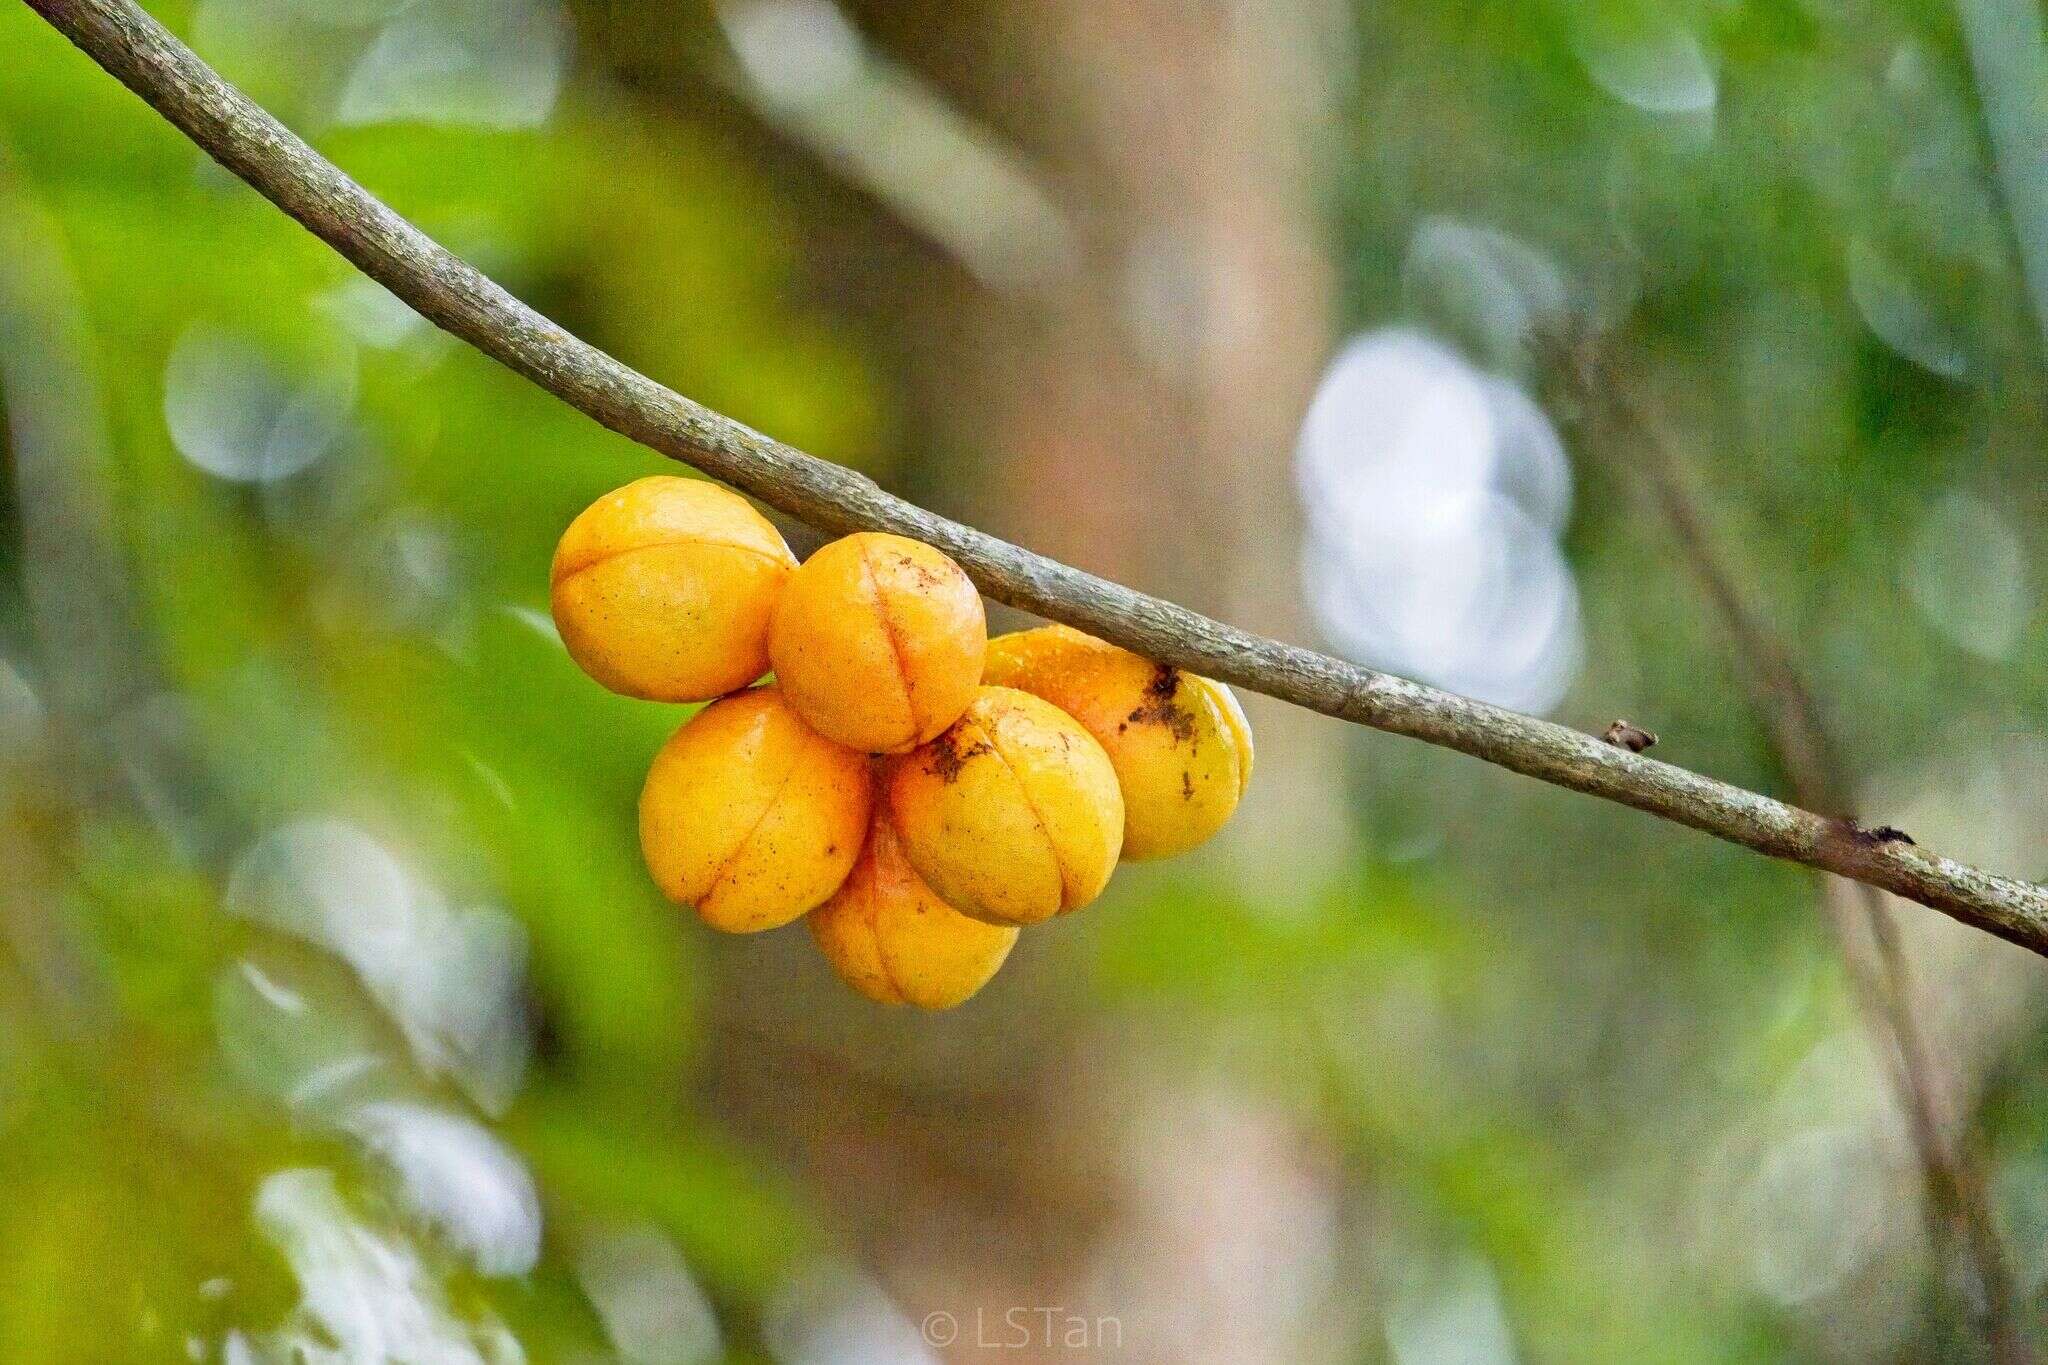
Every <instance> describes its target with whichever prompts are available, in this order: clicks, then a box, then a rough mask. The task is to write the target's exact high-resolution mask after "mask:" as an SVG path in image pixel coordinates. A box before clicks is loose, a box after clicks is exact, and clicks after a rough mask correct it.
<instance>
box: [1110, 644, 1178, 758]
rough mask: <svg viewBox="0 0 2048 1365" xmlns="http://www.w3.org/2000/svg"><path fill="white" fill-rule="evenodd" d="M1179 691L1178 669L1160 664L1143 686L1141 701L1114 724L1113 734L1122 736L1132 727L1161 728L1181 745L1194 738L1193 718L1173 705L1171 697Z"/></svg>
mask: <svg viewBox="0 0 2048 1365" xmlns="http://www.w3.org/2000/svg"><path fill="white" fill-rule="evenodd" d="M1179 690H1180V670H1179V669H1177V668H1172V667H1169V666H1168V665H1166V664H1160V665H1159V666H1158V668H1156V669H1155V670H1154V671H1153V674H1152V680H1151V681H1150V682H1148V683H1146V684H1145V700H1144V701H1143V702H1141V703H1140V704H1139V705H1137V706H1136V707H1134V708H1132V710H1131V714H1130V715H1128V716H1126V717H1124V719H1123V723H1122V724H1120V725H1118V726H1117V727H1116V728H1117V733H1118V734H1122V733H1123V732H1124V730H1125V728H1126V727H1128V726H1132V725H1164V726H1165V727H1166V728H1167V729H1168V730H1170V731H1172V732H1173V737H1174V739H1176V740H1178V741H1179V742H1181V743H1183V744H1185V743H1187V742H1188V741H1189V740H1192V739H1193V738H1194V737H1195V718H1194V717H1193V716H1191V715H1189V714H1188V713H1187V711H1186V710H1185V709H1184V708H1182V707H1178V706H1175V705H1174V704H1173V698H1174V694H1175V693H1176V692H1178V691H1179Z"/></svg>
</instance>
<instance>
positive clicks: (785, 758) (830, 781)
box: [640, 687, 874, 934]
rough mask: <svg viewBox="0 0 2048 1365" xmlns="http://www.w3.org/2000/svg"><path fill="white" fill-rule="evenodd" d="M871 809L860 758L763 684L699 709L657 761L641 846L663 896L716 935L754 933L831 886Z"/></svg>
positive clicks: (643, 797) (848, 861)
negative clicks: (815, 728) (694, 914)
mask: <svg viewBox="0 0 2048 1365" xmlns="http://www.w3.org/2000/svg"><path fill="white" fill-rule="evenodd" d="M873 808H874V788H873V782H872V779H871V778H870V776H869V773H868V760H867V758H866V757H865V756H863V755H861V754H857V753H854V752H853V751H852V750H850V749H847V748H845V747H843V746H842V745H838V744H834V743H832V742H831V741H830V740H828V739H825V738H824V737H823V736H821V735H819V734H818V733H816V732H815V731H813V730H812V729H811V728H810V727H809V726H808V725H805V724H804V723H803V721H802V720H801V719H799V718H798V716H797V714H796V712H795V711H793V710H791V709H790V707H789V705H788V704H787V703H786V702H785V701H784V700H783V698H782V695H781V694H780V693H779V692H778V691H777V690H776V689H774V688H772V687H760V688H755V689H753V690H751V691H747V692H737V693H734V694H733V695H732V696H729V697H726V698H724V699H723V700H721V701H715V702H713V703H712V704H711V705H709V706H707V707H705V708H704V709H703V710H702V711H700V712H698V713H697V714H696V715H695V716H694V717H692V718H691V719H690V721H689V722H688V723H687V724H685V725H684V726H683V727H682V728H681V729H680V730H677V731H676V733H675V734H674V735H673V736H672V737H671V738H670V739H669V741H668V743H667V744H665V745H663V746H662V749H661V751H660V752H659V753H657V754H656V755H655V756H654V763H653V765H652V766H651V767H650V768H649V769H648V772H647V783H646V785H645V786H644V787H643V788H642V789H641V792H640V849H641V853H642V854H643V856H644V857H645V858H646V860H647V870H648V872H649V873H651V874H652V875H653V877H654V881H655V884H656V885H657V886H659V887H660V888H661V890H662V893H663V894H664V895H666V896H667V897H668V898H669V899H670V900H672V901H675V902H676V903H677V904H679V905H689V906H694V907H695V908H696V911H697V914H698V915H699V916H700V917H701V918H702V919H703V920H704V922H705V923H706V924H708V925H710V926H711V927H712V928H714V929H722V930H724V931H725V932H727V933H734V934H747V933H756V932H758V931H760V930H763V929H773V928H776V927H778V926H780V925H784V924H787V923H789V922H790V921H791V920H794V919H796V918H797V917H798V916H800V915H802V914H804V913H805V912H806V911H808V910H810V909H811V908H812V907H813V906H816V905H818V904H820V903H822V902H823V901H824V900H825V899H826V898H827V897H828V896H830V895H831V894H832V893H833V892H834V891H836V890H838V889H839V885H840V883H841V882H843V881H845V880H846V874H847V873H848V872H849V871H851V870H852V868H853V864H854V860H855V859H856V858H857V857H858V856H859V854H860V849H861V842H862V840H864V839H865V838H866V837H867V831H868V821H869V818H870V816H871V814H872V812H873Z"/></svg>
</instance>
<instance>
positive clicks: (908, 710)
mask: <svg viewBox="0 0 2048 1365" xmlns="http://www.w3.org/2000/svg"><path fill="white" fill-rule="evenodd" d="M987 649H988V623H987V620H986V618H985V617H984V615H983V613H982V606H981V595H980V594H979V593H978V592H976V591H975V590H974V584H973V583H971V582H969V581H968V578H967V575H966V574H965V573H964V572H962V571H961V568H960V566H959V565H958V564H955V563H954V562H953V561H952V560H951V559H949V558H947V557H946V556H945V555H944V554H942V553H941V552H940V551H938V550H934V549H933V548H932V547H931V546H929V545H925V544H922V543H921V542H919V541H915V540H909V539H906V538H905V537H903V536H892V535H883V534H879V533H874V532H862V533H860V534H858V535H851V536H847V537H845V538H843V539H841V540H835V541H833V542H832V543H831V544H830V545H827V546H825V547H824V548H823V549H821V550H819V551H818V552H817V553H816V554H814V555H812V556H811V557H810V558H809V559H808V560H806V561H805V562H804V566H803V567H802V568H801V569H798V570H797V571H796V573H795V574H794V575H792V576H791V578H790V580H789V585H788V587H787V588H786V589H785V590H784V592H783V595H782V601H781V603H780V605H778V606H777V607H776V610H775V619H774V623H773V625H772V626H771V627H770V630H769V637H768V653H769V659H770V662H771V663H772V664H773V666H774V668H775V679H776V682H777V684H778V685H779V686H781V688H782V689H783V691H785V692H786V693H788V695H789V700H790V704H791V705H793V706H795V707H796V709H797V710H798V711H799V712H800V713H801V714H802V715H803V717H804V719H806V720H807V721H809V722H810V723H811V725H812V727H813V728H814V729H816V730H817V731H818V733H819V734H822V735H824V736H826V737H827V738H828V739H834V740H837V741H838V742H839V743H841V744H844V745H846V746H848V747H849V748H854V749H860V750H862V751H863V752H866V753H875V754H899V753H905V752H908V751H909V750H911V749H914V748H916V747H917V746H918V745H920V744H922V743H924V742H925V741H927V740H929V739H932V738H933V737H935V736H936V735H938V734H939V732H940V731H942V730H944V729H945V728H946V727H947V726H948V725H951V724H952V723H953V722H954V721H955V720H957V719H958V718H959V716H960V713H961V712H962V711H964V710H965V709H966V708H967V703H968V702H969V701H970V700H971V699H972V698H973V696H974V689H975V688H976V687H978V686H980V684H981V666H982V658H983V655H984V654H985V653H986V652H987Z"/></svg>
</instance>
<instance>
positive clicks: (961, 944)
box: [808, 810, 1019, 1010]
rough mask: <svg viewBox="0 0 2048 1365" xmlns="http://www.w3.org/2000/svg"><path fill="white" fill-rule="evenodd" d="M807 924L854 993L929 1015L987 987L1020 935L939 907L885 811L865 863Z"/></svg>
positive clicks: (876, 823) (862, 859)
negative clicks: (906, 854) (915, 1009)
mask: <svg viewBox="0 0 2048 1365" xmlns="http://www.w3.org/2000/svg"><path fill="white" fill-rule="evenodd" d="M808 923H809V924H810V927H811V936H812V937H813V938H815V939H816V940H817V941H818V948H819V949H820V951H822V952H823V953H824V954H825V957H826V960H827V961H829V962H831V964H832V967H833V970H835V971H837V972H838V973H839V975H840V977H841V978H842V979H843V980H844V981H845V982H846V983H847V984H848V985H850V986H852V987H853V988H854V989H855V990H857V991H859V992H860V993H861V994H862V995H865V996H866V997H868V999H870V1000H875V1001H879V1002H880V1003H882V1004H884V1005H903V1004H910V1005H916V1006H918V1007H919V1008H921V1009H928V1010H944V1009H951V1008H953V1007H954V1006H955V1005H958V1004H961V1003H962V1002H964V1001H966V1000H967V999H968V998H969V997H970V996H972V995H973V994H974V993H975V992H976V991H978V990H980V989H981V988H982V987H983V986H985V985H987V984H988V982H989V979H990V978H991V977H993V976H994V975H995V974H996V971H997V969H998V968H1000V967H1001V966H1002V965H1003V959H1005V958H1007V957H1008V956H1009V955H1010V949H1011V948H1012V947H1013V946H1014V945H1015V944H1016V942H1017V934H1018V932H1019V931H1018V930H1016V929H1015V928H1011V927H1007V926H1001V925H994V924H985V923H983V922H982V921H980V920H977V919H970V918H969V917H968V916H966V915H963V914H961V913H960V912H959V911H958V910H955V909H954V908H953V907H952V906H950V905H948V904H946V903H945V902H944V901H942V900H940V899H939V898H938V896H937V894H936V893H934V892H933V891H932V889H931V888H930V887H929V886H927V885H925V881H924V878H922V877H920V876H918V875H917V870H916V869H915V868H913V867H911V865H910V863H909V861H908V860H907V859H905V858H904V856H903V850H902V847H901V845H900V844H899V843H898V841H897V838H896V830H895V827H894V826H893V825H891V824H890V823H889V815H888V812H887V811H886V810H877V811H876V812H875V818H874V823H873V825H872V827H871V828H870V830H869V832H868V841H867V844H866V845H865V846H864V847H863V848H862V849H861V855H860V861H859V862H856V863H855V864H854V865H853V871H852V873H851V874H849V875H848V877H847V879H846V881H845V882H844V883H842V884H841V886H840V888H839V890H837V891H836V892H834V893H833V895H832V899H830V900H828V901H826V902H825V903H824V904H823V905H821V906H819V907H818V908H817V909H815V910H813V911H811V913H810V915H809V917H808Z"/></svg>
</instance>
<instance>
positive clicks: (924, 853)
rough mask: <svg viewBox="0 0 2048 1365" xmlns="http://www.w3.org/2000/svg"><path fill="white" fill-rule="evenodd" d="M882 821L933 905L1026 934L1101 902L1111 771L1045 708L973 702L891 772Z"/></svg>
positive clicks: (1109, 847)
mask: <svg viewBox="0 0 2048 1365" xmlns="http://www.w3.org/2000/svg"><path fill="white" fill-rule="evenodd" d="M888 804H889V813H890V817H891V818H892V819H893V820H894V821H895V824H896V832H897V834H898V835H899V836H900V838H901V842H902V845H903V854H904V856H905V857H906V858H908V859H909V860H910V865H911V866H912V867H914V868H916V869H917V871H918V873H919V874H920V875H921V876H923V878H924V879H925V881H926V882H927V883H928V884H929V885H930V886H931V888H932V890H934V891H936V892H938V894H939V897H940V899H942V900H944V901H945V902H946V903H947V904H948V905H951V906H953V907H954V908H955V909H957V910H959V911H961V912H962V913H963V914H968V915H972V916H974V917H975V918H976V919H985V920H988V921H989V922H991V923H993V924H1036V923H1038V922H1039V921H1041V920H1047V919H1051V918H1052V917H1053V916H1054V915H1058V914H1063V913H1065V912H1067V911H1069V910H1078V909H1080V908H1081V907H1082V906H1084V905H1086V904H1087V903H1088V902H1089V901H1091V900H1094V899H1095V897H1096V896H1097V895H1098V894H1099V893H1100V892H1101V891H1102V888H1103V887H1104V886H1105V885H1107V884H1108V882H1109V874H1110V873H1111V872H1113V871H1115V870H1116V859H1117V852H1118V850H1119V849H1121V848H1122V846H1123V836H1124V799H1123V796H1122V794H1121V793H1120V792H1119V791H1118V790H1117V784H1116V770H1115V769H1114V768H1112V767H1111V766H1110V763H1109V758H1108V756H1107V755H1106V754H1104V753H1103V752H1102V746H1101V745H1100V744H1097V743H1096V742H1095V740H1094V738H1093V737H1092V736H1090V735H1089V733H1088V732H1087V731H1086V730H1084V729H1082V728H1081V726H1080V725H1079V723H1077V722H1076V721H1074V720H1073V719H1072V718H1071V717H1069V716H1068V715H1067V714H1066V713H1065V712H1063V711H1061V710H1060V709H1059V708H1058V707H1056V706H1054V705H1053V704H1052V703H1050V702H1047V701H1041V700H1040V699H1039V698H1037V697H1034V696H1031V695H1030V694H1028V693H1025V692H1017V691H1013V690H1012V689H1010V688H1007V687H984V688H981V689H980V690H979V691H977V692H976V693H975V695H974V700H973V702H972V703H970V704H969V705H968V708H967V711H966V713H965V714H964V715H962V716H961V717H960V719H959V720H957V721H955V722H954V723H953V724H952V725H951V726H950V727H949V728H948V729H947V730H946V731H945V732H944V733H943V734H941V735H940V736H939V737H938V738H937V739H934V740H933V741H932V742H931V743H929V744H926V745H924V746H923V747H922V748H919V749H916V750H913V751H912V752H910V753H908V754H906V755H904V756H903V757H901V758H899V759H897V760H895V762H894V763H892V764H891V766H890V771H889V777H888Z"/></svg>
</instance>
